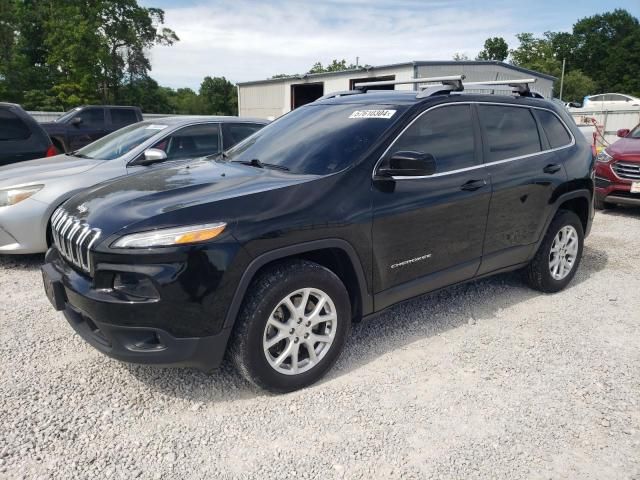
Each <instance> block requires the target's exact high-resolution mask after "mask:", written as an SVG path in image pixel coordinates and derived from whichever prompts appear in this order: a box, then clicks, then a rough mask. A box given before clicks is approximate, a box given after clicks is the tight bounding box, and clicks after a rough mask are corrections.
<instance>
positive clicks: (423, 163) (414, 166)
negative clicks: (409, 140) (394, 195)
mask: <svg viewBox="0 0 640 480" xmlns="http://www.w3.org/2000/svg"><path fill="white" fill-rule="evenodd" d="M378 173H379V174H380V175H382V176H383V177H426V176H429V175H433V174H434V173H436V159H435V157H434V156H433V155H431V154H430V153H423V152H413V151H400V152H396V153H394V154H393V155H392V156H391V158H390V159H389V161H388V163H387V166H384V167H381V168H380V169H379V170H378Z"/></svg>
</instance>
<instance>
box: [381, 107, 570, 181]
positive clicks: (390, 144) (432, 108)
mask: <svg viewBox="0 0 640 480" xmlns="http://www.w3.org/2000/svg"><path fill="white" fill-rule="evenodd" d="M460 104H470V105H498V106H504V105H506V106H509V107H517V108H527V109H530V110H531V109H534V110H544V111H547V112H550V113H552V114H553V115H555V116H556V117H557V118H558V120H560V123H562V125H563V126H564V128H566V129H567V132H569V136H570V137H571V142H570V143H568V144H567V145H563V146H562V147H558V148H550V149H548V150H545V149H542V150H541V151H539V152H535V153H529V154H527V155H520V156H517V157H511V158H505V159H502V160H497V161H495V162H488V163H481V164H479V165H474V166H472V167H466V168H461V169H459V170H451V171H449V172H442V173H434V174H433V175H428V176H425V177H413V176H412V177H393V179H394V180H419V179H423V178H435V177H442V176H444V175H452V174H455V173H459V172H466V171H469V170H476V169H478V168H484V167H486V166H490V165H499V164H501V163H507V162H514V161H516V160H522V159H524V158H530V157H534V156H537V155H542V154H545V153H549V152H556V151H558V150H564V149H565V148H570V147H573V146H574V145H575V144H576V138H575V136H574V135H573V132H572V131H571V129H570V128H569V127H568V126H567V124H566V122H565V121H564V120H563V119H562V118H561V117H560V115H558V114H557V113H556V112H554V111H553V110H551V109H550V108H544V107H536V106H532V105H516V104H511V103H501V102H482V101H466V102H448V103H441V104H439V105H434V106H432V107H430V108H428V109H426V110H423V111H422V112H420V114H418V115H416V116H415V117H414V118H413V119H412V120H411V121H410V122H409V123H408V124H407V125H406V126H405V127H404V128H403V129H402V130H401V131H400V133H398V134H397V135H396V136H395V137H394V139H393V141H392V142H391V143H389V146H388V147H387V148H386V149H385V150H384V152H383V153H382V155H381V156H380V158H378V161H377V162H376V163H375V165H374V167H373V171H372V172H371V179H372V180H374V179H375V178H376V172H377V171H378V168H379V167H380V164H381V163H382V161H383V160H384V158H385V157H386V155H387V153H389V150H391V147H393V144H394V143H396V141H397V140H398V138H400V136H401V135H402V134H403V133H404V132H405V131H406V130H407V129H409V127H410V126H411V125H412V124H413V123H414V122H415V121H416V120H417V119H418V118H420V117H421V116H422V115H424V114H425V113H427V112H429V111H431V110H435V109H436V108H441V107H444V106H447V105H460ZM476 114H477V113H476ZM531 114H532V115H531V116H532V117H533V118H534V120H535V121H536V125H537V119H536V116H535V115H533V112H531ZM478 120H479V119H478ZM478 123H479V121H478ZM540 138H541V140H542V137H540ZM545 138H546V137H545ZM484 143H485V142H484V137H482V152H483V156H484ZM483 161H484V158H483Z"/></svg>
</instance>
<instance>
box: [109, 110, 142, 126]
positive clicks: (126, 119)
mask: <svg viewBox="0 0 640 480" xmlns="http://www.w3.org/2000/svg"><path fill="white" fill-rule="evenodd" d="M137 121H138V116H137V115H136V112H135V111H134V110H132V109H130V108H112V109H111V123H112V124H113V126H114V127H116V128H119V127H124V126H126V125H131V124H132V123H136V122H137Z"/></svg>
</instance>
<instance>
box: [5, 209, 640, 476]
mask: <svg viewBox="0 0 640 480" xmlns="http://www.w3.org/2000/svg"><path fill="white" fill-rule="evenodd" d="M638 239H640V210H632V209H619V210H616V211H615V212H607V213H599V214H598V215H597V217H596V220H595V224H594V228H593V233H592V236H591V237H589V239H588V240H587V243H586V246H585V256H584V259H583V263H582V265H581V267H580V270H579V272H578V275H577V276H576V278H575V279H574V281H573V283H572V284H571V285H570V288H568V289H567V290H566V291H564V292H561V293H559V294H556V295H553V296H546V295H540V294H537V293H535V292H533V291H531V290H529V289H528V288H527V287H526V286H525V285H524V283H523V282H522V280H521V279H520V277H519V276H518V275H517V274H508V275H501V276H498V277H495V278H492V279H488V280H483V281H479V282H475V283H471V284H467V285H464V286H461V287H456V288H451V289H448V290H446V291H443V292H440V293H438V294H434V295H429V296H425V297H422V298H419V299H416V300H413V301H411V302H408V303H405V304H404V305H401V306H397V307H395V308H393V309H391V310H390V311H388V312H387V313H385V314H384V315H381V316H379V317H378V318H376V319H374V320H371V321H369V322H366V323H363V324H359V325H357V326H355V328H354V331H353V335H352V338H351V340H350V342H349V344H348V346H347V349H346V352H345V354H344V355H343V356H342V357H341V359H340V361H339V362H338V364H337V366H336V368H334V370H333V371H332V372H331V373H330V374H329V376H328V377H327V378H326V379H325V380H323V381H322V382H320V383H319V384H317V385H315V386H313V387H311V388H308V389H306V390H304V391H301V392H296V393H292V394H289V395H285V396H272V395H268V394H265V393H263V392H261V391H257V390H256V389H254V388H252V387H250V386H248V385H247V384H246V383H244V382H243V381H242V380H241V379H240V378H239V377H238V376H237V375H236V374H235V373H234V372H233V371H231V370H230V369H228V368H223V369H222V370H221V371H219V372H217V373H214V374H210V375H206V374H203V373H199V372H197V371H186V370H182V371H181V370H168V369H163V370H160V369H151V368H147V367H139V366H129V365H124V364H120V363H118V362H116V361H113V360H110V359H108V358H107V357H104V356H103V355H101V354H99V353H98V352H96V351H94V350H93V349H92V348H90V347H89V346H88V345H86V344H85V343H84V342H83V341H81V340H80V339H79V338H78V337H77V336H76V335H75V334H74V333H73V332H72V330H71V328H70V327H69V326H68V325H67V324H66V322H65V321H64V319H63V317H62V315H61V314H57V313H55V312H54V311H53V310H52V308H51V307H50V306H49V304H48V303H47V300H46V298H45V297H44V295H43V293H42V287H41V283H40V282H41V281H40V275H39V271H38V266H39V263H40V261H41V257H28V258H12V257H4V258H0V292H2V296H3V297H4V298H3V299H2V303H1V305H0V373H1V377H0V379H1V383H0V478H10V479H14V478H29V479H31V478H62V479H72V478H87V479H94V478H101V479H102V478H144V479H146V478H153V479H160V478H164V479H180V478H185V479H191V478H193V479H199V478H207V479H210V478H322V479H325V478H421V479H422V478H510V479H511V478H581V479H585V478H593V479H603V478H616V479H618V478H629V479H640V326H639V323H640V322H639V321H640V296H639V295H638V292H640V248H638Z"/></svg>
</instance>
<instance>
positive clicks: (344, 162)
mask: <svg viewBox="0 0 640 480" xmlns="http://www.w3.org/2000/svg"><path fill="white" fill-rule="evenodd" d="M406 108H407V107H405V106H389V105H384V106H381V105H353V104H344V105H307V106H304V107H301V108H299V109H297V110H294V111H293V112H291V113H288V114H287V115H285V116H283V117H281V118H279V119H278V120H276V121H275V122H273V123H271V124H269V125H267V126H266V127H264V128H263V129H262V130H260V131H258V132H256V133H255V134H254V135H252V136H251V137H249V138H248V139H247V140H245V141H244V142H241V143H239V144H238V145H236V146H235V147H233V148H231V149H230V150H228V151H227V152H226V155H225V158H226V159H227V160H230V161H232V162H243V163H248V164H253V165H256V164H261V165H263V166H264V167H265V168H269V166H271V167H274V166H275V167H280V169H282V170H289V171H291V172H293V173H303V174H314V175H327V174H330V173H334V172H338V171H340V170H343V169H344V168H346V167H347V166H349V165H350V164H352V163H353V162H355V161H356V160H357V159H358V158H359V157H360V156H361V155H363V154H364V153H365V152H367V150H369V148H371V146H372V145H373V144H374V143H375V142H376V141H377V140H378V139H379V138H380V136H381V135H382V134H383V133H384V132H385V131H386V130H387V129H388V128H389V127H391V125H393V124H394V123H395V121H396V120H397V119H398V117H400V115H401V114H402V113H403V112H404V111H405V110H406Z"/></svg>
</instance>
